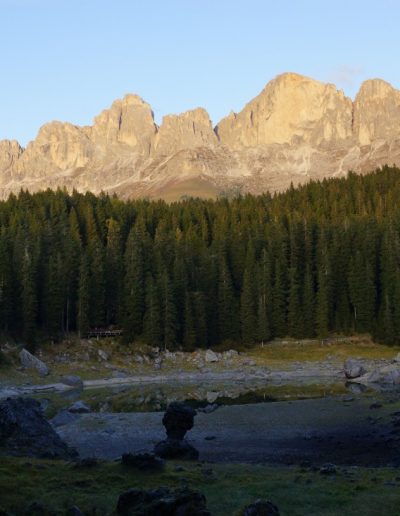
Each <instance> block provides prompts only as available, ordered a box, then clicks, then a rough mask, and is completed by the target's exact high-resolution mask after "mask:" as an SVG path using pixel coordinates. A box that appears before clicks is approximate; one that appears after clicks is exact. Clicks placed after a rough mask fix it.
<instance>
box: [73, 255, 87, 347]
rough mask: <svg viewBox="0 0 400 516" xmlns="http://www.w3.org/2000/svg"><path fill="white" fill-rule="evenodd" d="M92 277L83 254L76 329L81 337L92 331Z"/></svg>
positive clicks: (85, 256)
mask: <svg viewBox="0 0 400 516" xmlns="http://www.w3.org/2000/svg"><path fill="white" fill-rule="evenodd" d="M89 289H90V276H89V260H88V257H87V255H86V253H83V254H82V260H81V265H80V270H79V289H78V312H77V322H76V327H77V329H78V332H79V336H80V337H81V338H82V337H85V336H86V334H87V332H88V331H89V329H90V319H89V312H90V290H89Z"/></svg>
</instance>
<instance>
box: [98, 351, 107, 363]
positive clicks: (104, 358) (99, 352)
mask: <svg viewBox="0 0 400 516" xmlns="http://www.w3.org/2000/svg"><path fill="white" fill-rule="evenodd" d="M97 354H98V355H99V357H100V358H101V359H102V360H105V361H107V360H108V359H109V355H108V353H106V352H105V351H103V350H102V349H98V350H97Z"/></svg>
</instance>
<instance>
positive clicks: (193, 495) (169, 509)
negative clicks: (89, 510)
mask: <svg viewBox="0 0 400 516" xmlns="http://www.w3.org/2000/svg"><path fill="white" fill-rule="evenodd" d="M117 514H120V515H122V516H130V515H135V516H210V512H209V511H208V510H207V506H206V498H205V496H204V495H203V494H202V493H199V492H198V491H192V490H191V489H175V490H174V491H172V490H171V489H169V488H167V487H160V488H158V489H153V490H151V491H143V490H141V489H130V490H129V491H126V492H125V493H122V494H121V495H120V497H119V499H118V504H117Z"/></svg>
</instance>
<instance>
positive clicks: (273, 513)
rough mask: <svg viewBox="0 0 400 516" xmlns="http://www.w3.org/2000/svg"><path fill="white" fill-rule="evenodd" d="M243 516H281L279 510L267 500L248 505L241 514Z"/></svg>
mask: <svg viewBox="0 0 400 516" xmlns="http://www.w3.org/2000/svg"><path fill="white" fill-rule="evenodd" d="M241 515H242V516H279V509H278V507H277V506H276V505H274V504H273V503H272V502H269V501H267V500H256V501H255V502H254V503H252V504H250V505H247V507H245V508H244V509H243V511H242V513H241Z"/></svg>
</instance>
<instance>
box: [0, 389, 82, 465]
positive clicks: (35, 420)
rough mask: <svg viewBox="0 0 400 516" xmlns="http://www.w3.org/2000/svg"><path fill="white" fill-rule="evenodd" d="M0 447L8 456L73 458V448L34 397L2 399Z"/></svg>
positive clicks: (0, 407) (0, 409) (75, 454)
mask: <svg viewBox="0 0 400 516" xmlns="http://www.w3.org/2000/svg"><path fill="white" fill-rule="evenodd" d="M0 450H1V451H2V452H3V453H5V454H8V455H22V456H24V455H27V456H33V457H41V458H62V459H71V458H74V457H76V456H77V455H78V454H77V452H76V451H75V450H74V449H72V448H69V447H68V446H67V444H66V443H65V442H64V441H62V439H61V438H60V437H59V435H58V434H57V433H56V432H55V431H54V429H53V427H52V426H51V425H50V423H49V422H48V421H47V420H46V418H45V417H44V415H43V411H42V409H41V406H40V403H39V402H38V401H36V400H34V399H31V398H7V399H6V400H3V401H1V402H0Z"/></svg>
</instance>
